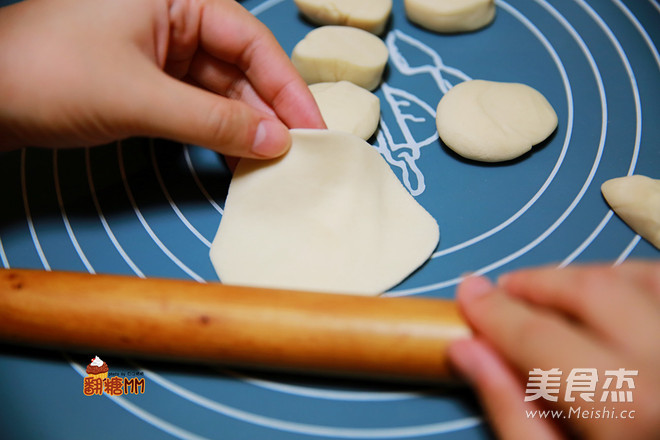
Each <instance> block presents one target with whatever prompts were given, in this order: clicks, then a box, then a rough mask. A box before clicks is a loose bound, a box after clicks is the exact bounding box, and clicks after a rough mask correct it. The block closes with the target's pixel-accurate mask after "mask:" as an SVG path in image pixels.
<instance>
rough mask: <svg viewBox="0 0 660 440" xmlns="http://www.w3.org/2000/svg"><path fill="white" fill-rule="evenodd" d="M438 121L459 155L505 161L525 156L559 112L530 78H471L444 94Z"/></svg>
mask: <svg viewBox="0 0 660 440" xmlns="http://www.w3.org/2000/svg"><path fill="white" fill-rule="evenodd" d="M436 125H437V127H438V135H440V138H441V139H442V141H443V142H444V143H445V144H446V145H447V146H448V147H449V148H451V149H452V150H454V151H455V152H456V153H458V154H459V155H461V156H463V157H465V158H468V159H473V160H480V161H484V162H499V161H504V160H510V159H514V158H516V157H518V156H521V155H522V154H524V153H526V152H527V151H529V150H531V148H532V146H534V145H536V144H538V143H539V142H541V141H543V140H544V139H546V138H547V137H548V136H550V134H551V133H552V132H553V131H554V130H555V128H556V127H557V114H556V113H555V111H554V109H553V108H552V106H551V105H550V103H549V102H548V101H547V100H546V99H545V97H544V96H543V95H542V94H541V93H539V92H538V91H537V90H535V89H533V88H532V87H529V86H527V85H525V84H517V83H502V82H495V81H483V80H471V81H465V82H463V83H460V84H458V85H456V86H454V87H452V88H451V89H450V90H449V91H448V92H447V93H446V94H445V95H444V96H443V97H442V99H441V100H440V103H439V104H438V109H437V112H436Z"/></svg>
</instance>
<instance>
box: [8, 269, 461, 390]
mask: <svg viewBox="0 0 660 440" xmlns="http://www.w3.org/2000/svg"><path fill="white" fill-rule="evenodd" d="M467 334H469V330H468V329H467V327H466V325H465V324H464V322H463V320H462V318H461V317H460V315H459V312H458V310H457V308H456V305H455V304H454V303H453V302H452V301H448V300H440V299H432V298H418V297H407V298H382V297H381V298H373V297H363V296H352V295H331V294H324V293H307V292H294V291H284V290H272V289H256V288H247V287H235V286H228V285H222V284H219V283H209V284H203V283H197V282H192V281H180V280H166V279H139V278H135V277H127V276H116V275H89V274H83V273H73V272H45V271H35V270H22V269H4V270H0V339H1V340H4V341H7V342H11V343H19V344H28V345H36V346H43V347H50V348H61V349H65V350H76V351H81V350H82V351H86V352H87V353H88V354H90V355H92V354H100V355H102V354H103V353H106V354H107V353H117V354H125V355H130V356H139V357H151V358H165V359H170V360H177V361H181V360H185V361H195V362H200V361H201V362H211V363H218V364H223V365H230V366H250V367H259V368H268V369H283V370H295V371H304V372H314V373H324V374H333V375H348V376H358V377H368V378H373V379H378V380H382V379H388V380H389V379H397V380H409V381H422V382H429V381H431V382H434V381H443V380H446V379H449V378H450V377H451V372H450V368H449V366H448V362H447V356H446V348H447V345H448V343H449V342H450V341H451V340H452V339H454V338H458V337H462V336H466V335H467Z"/></svg>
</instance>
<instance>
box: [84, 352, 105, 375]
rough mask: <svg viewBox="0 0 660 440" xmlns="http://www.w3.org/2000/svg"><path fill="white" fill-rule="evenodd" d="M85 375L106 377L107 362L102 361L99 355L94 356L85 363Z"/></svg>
mask: <svg viewBox="0 0 660 440" xmlns="http://www.w3.org/2000/svg"><path fill="white" fill-rule="evenodd" d="M86 371H87V377H92V378H100V379H107V377H108V364H106V363H105V362H103V361H102V360H101V358H100V357H98V356H94V359H92V361H91V362H90V363H89V365H87V370H86Z"/></svg>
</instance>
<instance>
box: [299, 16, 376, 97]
mask: <svg viewBox="0 0 660 440" xmlns="http://www.w3.org/2000/svg"><path fill="white" fill-rule="evenodd" d="M388 57H389V52H388V50H387V46H385V43H383V41H382V40H381V39H380V38H378V37H377V36H375V35H373V34H370V33H369V32H367V31H363V30H362V29H357V28H352V27H347V26H321V27H319V28H316V29H314V30H312V31H311V32H309V33H308V34H307V35H306V36H305V38H303V39H302V40H301V41H300V42H299V43H298V44H297V45H296V46H295V47H294V48H293V53H292V54H291V61H292V62H293V64H294V65H295V66H296V69H298V72H299V73H300V75H301V76H302V77H303V78H304V79H305V81H306V82H307V84H314V83H318V82H334V81H342V80H345V81H350V82H352V83H353V84H357V85H358V86H360V87H364V88H365V89H367V90H374V89H375V88H376V87H378V85H379V84H380V80H381V77H382V75H383V70H385V64H387V58H388Z"/></svg>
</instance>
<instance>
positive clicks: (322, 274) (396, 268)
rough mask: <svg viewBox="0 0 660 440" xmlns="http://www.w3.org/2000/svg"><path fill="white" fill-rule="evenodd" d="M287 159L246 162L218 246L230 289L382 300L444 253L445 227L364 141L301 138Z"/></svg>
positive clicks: (323, 133)
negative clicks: (380, 297) (234, 286)
mask: <svg viewBox="0 0 660 440" xmlns="http://www.w3.org/2000/svg"><path fill="white" fill-rule="evenodd" d="M291 136H292V138H293V144H292V147H291V149H290V150H289V152H288V153H287V154H286V155H285V156H284V157H282V158H279V159H274V160H269V161H263V160H254V159H243V160H241V162H240V163H239V165H238V167H237V168H236V171H235V174H234V177H233V179H232V181H231V184H230V186H229V193H228V195H227V200H226V204H225V211H224V215H223V217H222V220H221V222H220V226H219V228H218V232H217V234H216V236H215V239H214V241H213V245H212V246H211V261H212V263H213V266H214V267H215V269H216V271H217V273H218V276H219V277H220V280H221V281H222V282H224V283H227V284H238V285H252V286H262V287H272V288H286V289H302V290H311V291H325V292H333V293H353V294H362V295H376V294H379V293H382V292H384V291H385V290H387V289H389V288H390V287H392V286H394V285H396V284H398V283H399V282H400V281H402V280H403V279H404V278H406V277H407V276H408V275H409V274H410V273H412V272H413V271H414V270H415V269H416V268H417V267H419V266H420V265H421V264H423V263H424V262H425V261H426V260H427V259H428V257H429V256H430V255H431V253H432V252H433V250H434V249H435V248H436V245H437V242H438V239H439V232H438V225H437V223H436V221H435V219H434V218H433V217H432V216H431V215H430V214H429V213H428V212H426V210H424V208H423V207H422V206H421V205H419V204H418V203H417V201H416V200H415V199H414V198H413V197H412V196H411V195H410V194H409V193H408V191H407V190H406V189H405V188H404V186H403V185H402V184H401V183H400V182H399V180H398V179H397V177H396V175H395V174H394V173H393V172H392V170H391V169H390V167H389V166H388V165H387V163H386V162H385V160H384V159H383V158H382V157H381V156H380V154H379V153H378V152H377V151H376V150H375V149H374V148H373V147H372V146H371V145H369V144H368V143H367V142H365V141H364V140H362V139H360V138H359V137H357V136H354V135H351V134H348V133H343V132H339V131H330V130H310V129H296V130H291Z"/></svg>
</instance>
